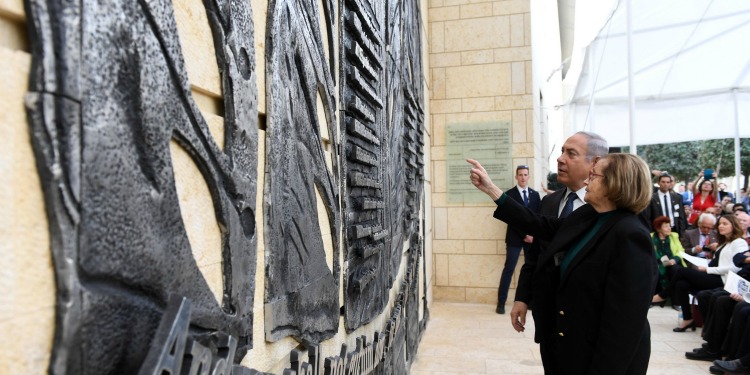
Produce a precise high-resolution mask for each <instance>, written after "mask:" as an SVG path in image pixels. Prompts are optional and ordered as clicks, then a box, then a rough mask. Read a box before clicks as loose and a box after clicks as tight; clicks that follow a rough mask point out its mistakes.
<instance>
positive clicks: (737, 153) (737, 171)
mask: <svg viewBox="0 0 750 375" xmlns="http://www.w3.org/2000/svg"><path fill="white" fill-rule="evenodd" d="M732 101H733V102H734V179H735V191H734V202H732V203H735V202H737V201H738V199H737V198H739V196H740V195H739V191H740V106H739V104H738V103H737V89H736V88H735V89H732Z"/></svg>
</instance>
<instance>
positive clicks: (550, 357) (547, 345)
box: [539, 339, 560, 375]
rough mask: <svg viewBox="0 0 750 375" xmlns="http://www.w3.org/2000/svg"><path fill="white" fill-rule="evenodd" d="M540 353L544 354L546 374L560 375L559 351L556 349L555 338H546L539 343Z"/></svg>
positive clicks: (543, 361) (543, 360)
mask: <svg viewBox="0 0 750 375" xmlns="http://www.w3.org/2000/svg"><path fill="white" fill-rule="evenodd" d="M539 354H541V356H542V366H544V375H559V374H560V370H559V369H560V366H558V365H557V353H556V350H555V340H554V339H551V340H546V341H544V342H541V343H539Z"/></svg>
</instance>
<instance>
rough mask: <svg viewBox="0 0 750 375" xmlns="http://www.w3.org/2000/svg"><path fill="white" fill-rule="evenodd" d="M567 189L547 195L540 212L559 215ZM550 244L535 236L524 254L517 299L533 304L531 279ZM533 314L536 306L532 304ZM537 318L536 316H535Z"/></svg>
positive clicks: (547, 214)
mask: <svg viewBox="0 0 750 375" xmlns="http://www.w3.org/2000/svg"><path fill="white" fill-rule="evenodd" d="M566 190H567V189H559V190H557V191H555V192H554V193H552V194H548V195H545V196H544V198H542V202H541V204H540V205H539V214H541V215H543V216H549V217H554V218H556V217H557V213H558V212H557V211H558V210H559V209H560V202H562V200H563V198H564V197H565V192H566ZM548 244H549V242H548V241H546V240H543V239H541V238H535V239H534V242H533V243H532V244H531V246H530V247H529V249H528V250H527V251H526V254H525V256H524V263H523V266H521V272H520V273H519V274H518V284H517V286H516V297H515V300H516V301H521V302H523V303H525V304H526V305H528V306H532V304H533V303H534V302H533V298H532V297H533V294H532V291H531V279H532V278H533V275H534V270H535V269H536V263H537V259H538V258H539V253H541V251H542V249H543V248H545V247H546V246H547V245H548ZM531 311H532V314H533V311H534V308H533V306H532V310H531ZM535 319H536V317H535Z"/></svg>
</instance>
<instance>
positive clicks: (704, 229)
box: [680, 213, 719, 258]
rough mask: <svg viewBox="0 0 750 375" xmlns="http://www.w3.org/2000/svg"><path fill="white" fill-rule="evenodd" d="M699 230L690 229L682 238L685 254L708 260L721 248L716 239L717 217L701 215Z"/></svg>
mask: <svg viewBox="0 0 750 375" xmlns="http://www.w3.org/2000/svg"><path fill="white" fill-rule="evenodd" d="M696 224H697V225H696V226H697V228H694V229H688V230H686V231H685V233H683V234H682V237H680V242H681V243H682V247H683V248H684V249H685V252H686V253H688V254H690V255H695V256H697V257H701V258H706V257H709V258H710V255H711V254H713V252H714V251H716V248H717V247H719V243H718V239H717V238H716V230H715V229H714V226H715V225H716V216H714V215H711V214H705V213H704V214H701V215H700V216H699V217H698V220H697V221H696Z"/></svg>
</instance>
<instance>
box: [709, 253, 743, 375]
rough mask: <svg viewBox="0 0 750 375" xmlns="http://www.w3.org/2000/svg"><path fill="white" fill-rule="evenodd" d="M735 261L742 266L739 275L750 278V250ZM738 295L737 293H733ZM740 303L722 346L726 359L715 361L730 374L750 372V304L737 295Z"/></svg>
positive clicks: (718, 366) (715, 363) (717, 365)
mask: <svg viewBox="0 0 750 375" xmlns="http://www.w3.org/2000/svg"><path fill="white" fill-rule="evenodd" d="M734 263H735V265H737V266H740V267H742V270H740V272H738V275H740V276H741V277H743V278H744V279H745V280H748V279H749V278H750V251H748V252H745V253H742V254H737V255H735V256H734ZM733 296H736V295H733ZM735 299H737V300H739V303H738V304H737V306H736V307H735V308H734V313H733V314H732V320H731V323H730V324H729V327H728V329H727V330H728V334H727V337H726V339H725V340H724V344H723V345H722V347H721V351H722V352H723V353H725V354H726V360H724V361H722V360H716V361H714V366H712V369H713V368H714V367H716V370H719V371H724V372H726V373H729V374H750V332H748V331H749V330H750V324H748V323H750V322H748V320H750V304H748V303H747V302H745V301H743V300H741V298H737V297H735Z"/></svg>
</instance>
